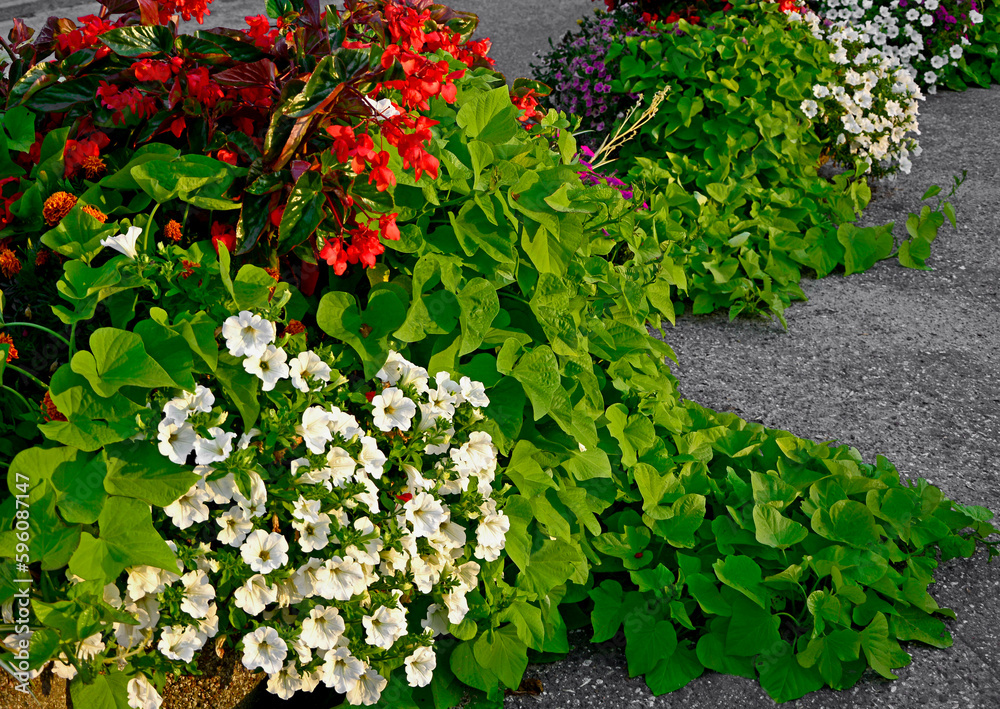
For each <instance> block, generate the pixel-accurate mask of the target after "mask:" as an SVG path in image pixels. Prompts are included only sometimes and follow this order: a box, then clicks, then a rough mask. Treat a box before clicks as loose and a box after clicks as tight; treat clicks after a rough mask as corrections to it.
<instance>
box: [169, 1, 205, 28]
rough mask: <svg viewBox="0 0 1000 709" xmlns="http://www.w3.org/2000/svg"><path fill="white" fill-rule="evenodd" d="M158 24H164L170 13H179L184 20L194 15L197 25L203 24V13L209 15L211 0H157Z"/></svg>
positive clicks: (188, 19)
mask: <svg viewBox="0 0 1000 709" xmlns="http://www.w3.org/2000/svg"><path fill="white" fill-rule="evenodd" d="M158 2H159V11H160V24H161V25H165V24H167V23H168V22H169V21H170V17H171V16H172V15H180V16H181V17H183V18H184V21H185V22H190V21H191V18H192V17H194V19H195V20H197V21H198V24H199V25H203V24H205V15H211V14H212V13H210V12H209V11H208V5H209V3H211V2H212V0H158Z"/></svg>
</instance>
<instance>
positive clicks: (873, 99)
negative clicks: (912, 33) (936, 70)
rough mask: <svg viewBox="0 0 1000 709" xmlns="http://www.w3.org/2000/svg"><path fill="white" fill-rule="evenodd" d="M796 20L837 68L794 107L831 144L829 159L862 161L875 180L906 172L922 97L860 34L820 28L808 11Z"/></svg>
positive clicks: (888, 58)
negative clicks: (826, 50)
mask: <svg viewBox="0 0 1000 709" xmlns="http://www.w3.org/2000/svg"><path fill="white" fill-rule="evenodd" d="M866 1H867V0H866ZM791 17H792V16H791V15H790V19H791ZM799 20H800V21H803V22H806V23H808V25H809V27H810V30H811V31H812V33H813V35H814V36H815V37H816V38H818V39H822V40H825V41H826V42H827V43H828V44H829V45H830V48H831V50H832V51H831V52H830V59H831V60H832V61H833V62H834V63H835V64H837V65H839V66H840V67H842V68H841V69H840V70H839V71H838V72H837V74H836V75H835V77H834V78H833V80H831V81H830V82H829V83H826V84H816V85H815V86H813V87H812V94H813V97H812V98H807V99H804V100H803V101H802V103H801V104H800V105H799V108H800V110H801V111H802V113H803V114H805V116H806V117H807V118H809V119H810V120H815V121H817V123H818V125H819V127H820V131H821V132H826V133H827V134H828V136H829V137H830V138H831V139H832V140H833V151H832V157H833V158H834V159H835V160H836V161H837V162H839V163H841V164H844V165H857V164H860V163H861V162H865V163H867V169H866V172H874V173H875V175H876V176H879V177H880V176H882V175H891V174H892V173H894V172H895V171H896V170H897V169H898V170H902V171H903V172H904V173H909V172H910V169H911V168H912V163H911V162H910V158H909V156H910V154H911V153H912V154H914V155H919V154H920V151H921V149H920V146H919V145H918V143H917V141H916V139H915V138H913V137H912V136H911V134H917V135H919V134H920V129H919V126H918V123H917V116H918V115H919V106H918V103H917V102H918V101H919V100H922V99H923V98H924V96H923V93H922V92H921V91H920V87H919V86H918V85H917V84H916V82H915V81H914V80H913V77H912V76H911V75H910V73H909V72H908V71H907V70H906V69H904V68H903V67H902V66H900V62H899V60H898V59H897V58H895V57H892V56H890V55H888V54H886V53H885V52H884V51H883V48H881V47H879V46H876V45H875V44H873V43H872V40H871V37H870V35H868V34H866V33H865V32H864V31H861V30H859V29H856V28H854V27H850V26H843V25H833V26H825V25H824V23H823V22H822V21H821V20H820V18H819V17H818V16H817V15H816V14H814V13H812V12H805V13H803V14H802V15H801V16H800V18H799Z"/></svg>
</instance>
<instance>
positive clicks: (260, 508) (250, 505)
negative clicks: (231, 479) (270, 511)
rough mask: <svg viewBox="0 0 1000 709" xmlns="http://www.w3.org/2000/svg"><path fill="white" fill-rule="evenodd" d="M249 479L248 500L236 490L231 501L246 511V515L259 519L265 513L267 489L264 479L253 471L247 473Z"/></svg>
mask: <svg viewBox="0 0 1000 709" xmlns="http://www.w3.org/2000/svg"><path fill="white" fill-rule="evenodd" d="M247 476H248V477H249V478H250V499H247V498H246V497H244V496H243V493H242V492H240V490H239V488H237V489H236V490H235V491H234V492H233V501H234V502H235V503H236V504H237V505H239V506H240V507H242V508H243V509H244V510H246V512H247V514H248V515H250V516H251V517H260V516H262V515H263V514H265V513H266V512H267V508H266V507H265V505H266V504H267V487H266V486H265V485H264V479H263V478H262V477H261V476H260V475H259V474H258V473H257V472H256V471H254V470H251V471H249V472H248V473H247Z"/></svg>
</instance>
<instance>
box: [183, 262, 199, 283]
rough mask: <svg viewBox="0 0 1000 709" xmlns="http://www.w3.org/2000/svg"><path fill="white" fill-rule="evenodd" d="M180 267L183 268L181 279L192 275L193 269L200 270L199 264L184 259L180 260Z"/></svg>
mask: <svg viewBox="0 0 1000 709" xmlns="http://www.w3.org/2000/svg"><path fill="white" fill-rule="evenodd" d="M181 265H182V266H184V272H183V273H182V274H180V276H181V278H187V277H188V276H190V275H191V274H192V273H194V269H196V268H201V264H200V263H195V262H194V261H188V260H187V259H186V258H182V259H181Z"/></svg>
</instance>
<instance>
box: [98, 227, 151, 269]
mask: <svg viewBox="0 0 1000 709" xmlns="http://www.w3.org/2000/svg"><path fill="white" fill-rule="evenodd" d="M140 236H142V227H137V226H130V227H129V228H128V231H126V232H125V233H124V234H118V235H117V236H110V237H108V238H107V239H101V246H110V247H111V248H112V249H114V250H115V251H117V252H118V253H121V254H125V255H126V256H128V257H129V258H130V259H132V260H133V261H135V259H136V258H137V257H138V256H139V252H138V251H136V248H135V245H136V242H137V241H138V240H139V237H140Z"/></svg>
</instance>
